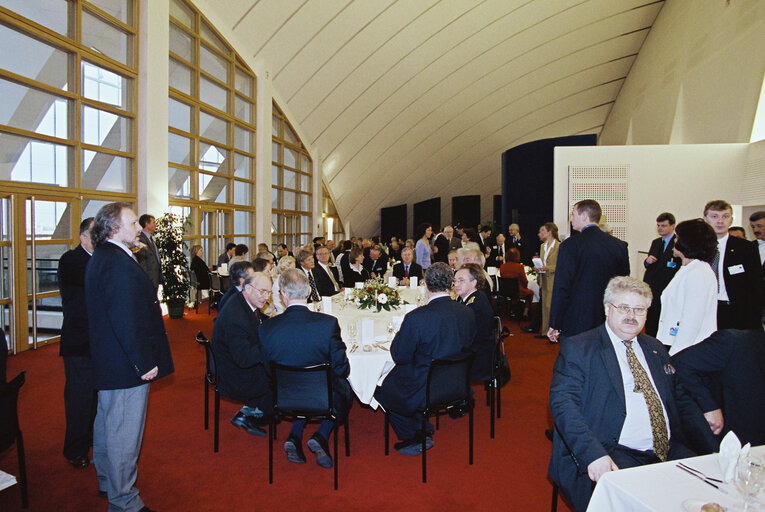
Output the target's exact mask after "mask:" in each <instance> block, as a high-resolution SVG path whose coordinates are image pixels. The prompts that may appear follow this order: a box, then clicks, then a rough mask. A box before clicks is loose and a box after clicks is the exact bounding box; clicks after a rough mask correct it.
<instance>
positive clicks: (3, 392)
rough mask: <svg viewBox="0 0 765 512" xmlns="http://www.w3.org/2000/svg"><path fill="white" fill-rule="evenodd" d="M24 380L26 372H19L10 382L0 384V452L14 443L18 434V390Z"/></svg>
mask: <svg viewBox="0 0 765 512" xmlns="http://www.w3.org/2000/svg"><path fill="white" fill-rule="evenodd" d="M25 380H26V372H21V373H19V374H18V375H17V376H16V377H15V378H14V379H13V380H12V381H10V382H8V383H0V452H3V451H5V450H7V449H8V448H9V447H10V446H12V445H13V444H14V443H15V442H16V435H17V433H18V432H19V414H18V399H19V390H20V389H21V386H23V385H24V381H25Z"/></svg>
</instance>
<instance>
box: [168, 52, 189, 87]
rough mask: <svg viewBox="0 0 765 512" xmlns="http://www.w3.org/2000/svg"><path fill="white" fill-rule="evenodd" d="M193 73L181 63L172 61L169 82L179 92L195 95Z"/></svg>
mask: <svg viewBox="0 0 765 512" xmlns="http://www.w3.org/2000/svg"><path fill="white" fill-rule="evenodd" d="M192 78H193V73H192V72H191V68H190V67H188V66H187V65H185V64H181V62H180V61H177V60H175V59H170V69H169V81H170V87H172V88H174V89H178V90H179V91H181V92H183V93H186V94H188V95H189V96H193V95H194V84H193V83H192Z"/></svg>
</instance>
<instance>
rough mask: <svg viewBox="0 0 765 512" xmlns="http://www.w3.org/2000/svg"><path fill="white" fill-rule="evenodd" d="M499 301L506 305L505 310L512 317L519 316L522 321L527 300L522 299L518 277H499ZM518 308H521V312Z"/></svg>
mask: <svg viewBox="0 0 765 512" xmlns="http://www.w3.org/2000/svg"><path fill="white" fill-rule="evenodd" d="M497 301H498V302H499V303H500V304H504V305H505V310H506V311H507V313H508V314H509V315H510V318H518V320H519V321H520V319H521V317H522V316H523V310H524V309H525V308H526V301H525V300H524V299H521V295H520V288H518V278H517V277H500V278H499V291H498V292H497ZM518 310H520V314H519V313H518Z"/></svg>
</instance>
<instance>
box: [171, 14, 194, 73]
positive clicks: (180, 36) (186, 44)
mask: <svg viewBox="0 0 765 512" xmlns="http://www.w3.org/2000/svg"><path fill="white" fill-rule="evenodd" d="M195 48H196V44H195V42H194V38H193V37H191V36H190V35H189V34H188V33H187V32H186V31H185V30H183V29H181V28H179V27H178V26H177V25H175V24H174V23H170V51H171V52H173V53H175V54H176V55H178V56H179V57H182V58H184V59H186V60H187V61H189V62H191V63H192V64H194V63H196V58H195V56H194V51H195Z"/></svg>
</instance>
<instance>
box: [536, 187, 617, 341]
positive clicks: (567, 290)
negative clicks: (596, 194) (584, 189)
mask: <svg viewBox="0 0 765 512" xmlns="http://www.w3.org/2000/svg"><path fill="white" fill-rule="evenodd" d="M600 216H601V210H600V204H598V202H597V201H593V200H592V199H585V200H584V201H579V202H578V203H576V204H575V205H574V208H573V210H572V212H571V225H572V227H573V228H574V229H575V230H577V231H579V232H580V233H581V234H580V235H576V236H571V237H569V238H568V239H566V240H565V241H564V242H563V243H562V244H560V248H559V249H558V267H557V269H556V270H555V284H554V285H553V294H552V304H551V305H550V329H549V330H548V331H547V337H548V338H549V339H550V341H551V342H553V343H556V342H557V341H558V337H559V336H566V337H568V336H574V335H576V334H579V333H580V332H584V331H588V330H590V329H592V328H593V327H596V326H598V325H600V324H601V323H602V322H603V308H601V307H600V303H601V300H602V298H603V292H604V291H605V289H606V285H607V284H608V281H609V280H610V279H611V278H612V277H614V276H627V275H629V273H630V261H629V256H628V255H627V244H625V243H624V242H622V241H621V240H619V239H617V238H614V237H612V236H611V235H608V234H606V233H604V232H603V231H601V229H600V228H599V227H598V222H600Z"/></svg>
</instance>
